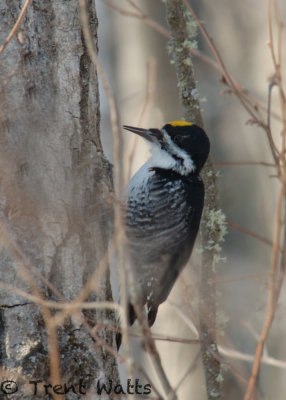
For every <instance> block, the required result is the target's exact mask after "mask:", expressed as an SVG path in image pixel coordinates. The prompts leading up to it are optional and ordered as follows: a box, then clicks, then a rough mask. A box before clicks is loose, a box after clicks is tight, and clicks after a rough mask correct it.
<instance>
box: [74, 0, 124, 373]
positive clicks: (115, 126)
mask: <svg viewBox="0 0 286 400" xmlns="http://www.w3.org/2000/svg"><path fill="white" fill-rule="evenodd" d="M79 5H80V16H81V22H82V30H83V34H84V39H85V43H86V47H87V49H88V53H89V56H90V59H91V61H92V63H93V65H94V66H95V68H96V70H97V72H98V74H99V76H100V78H101V81H102V85H103V88H104V91H105V93H106V96H107V100H108V104H109V110H110V121H111V127H112V134H113V158H114V187H115V193H116V196H118V198H119V199H121V198H122V190H123V182H124V181H123V173H122V170H123V168H122V157H121V152H122V141H121V137H120V129H119V115H118V112H117V107H116V103H115V99H114V96H113V93H112V90H111V87H110V85H109V82H108V80H107V78H106V75H105V73H104V71H103V68H102V66H101V64H100V62H99V60H98V57H97V52H96V50H95V48H94V43H93V38H92V35H91V32H90V28H89V19H88V11H87V5H86V1H85V0H79ZM114 240H115V247H116V249H117V250H118V271H119V277H120V286H121V290H120V300H121V304H122V307H123V308H122V312H121V327H122V338H123V343H124V344H125V351H126V354H127V370H128V373H130V376H131V353H130V345H129V337H128V319H127V306H128V299H127V279H126V274H127V271H126V267H125V251H124V250H125V242H126V239H125V232H124V226H123V218H122V210H121V204H120V200H119V201H118V200H115V202H114ZM127 264H128V263H127Z"/></svg>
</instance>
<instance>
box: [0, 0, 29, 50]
mask: <svg viewBox="0 0 286 400" xmlns="http://www.w3.org/2000/svg"><path fill="white" fill-rule="evenodd" d="M30 2H31V0H26V1H25V4H24V6H23V8H22V10H21V12H20V14H19V17H18V19H17V21H16V23H15V25H14V26H13V28H12V30H11V31H10V33H9V35H8V36H7V39H6V40H5V42H4V43H3V44H2V46H1V47H0V54H1V53H2V52H3V51H4V49H5V48H6V46H7V45H8V43H9V42H10V40H11V39H12V38H13V36H14V35H15V34H16V32H17V30H18V28H19V25H20V23H21V21H22V19H23V17H24V15H25V13H26V11H27V8H28V6H29V4H30Z"/></svg>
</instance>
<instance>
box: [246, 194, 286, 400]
mask: <svg viewBox="0 0 286 400" xmlns="http://www.w3.org/2000/svg"><path fill="white" fill-rule="evenodd" d="M283 196H284V188H283V187H281V189H280V193H279V199H278V205H277V211H276V216H275V232H274V242H273V247H272V261H271V269H270V278H269V298H268V305H267V311H266V315H265V320H264V324H263V327H262V330H261V333H260V336H259V340H258V342H257V345H256V352H255V358H254V363H253V367H252V372H251V377H250V379H249V382H248V386H247V390H246V393H245V396H244V400H251V398H252V396H253V393H254V390H255V385H256V381H257V377H258V373H259V369H260V363H261V358H262V355H263V348H264V343H265V341H266V339H267V336H268V333H269V330H270V328H271V325H272V321H273V319H274V316H275V311H276V304H277V300H278V298H277V296H278V293H277V292H276V279H277V263H278V257H279V239H280V232H281V214H282V205H283Z"/></svg>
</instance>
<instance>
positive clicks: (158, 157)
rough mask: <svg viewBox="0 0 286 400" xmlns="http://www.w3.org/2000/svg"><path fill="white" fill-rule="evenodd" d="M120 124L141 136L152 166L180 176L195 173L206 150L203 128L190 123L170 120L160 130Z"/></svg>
mask: <svg viewBox="0 0 286 400" xmlns="http://www.w3.org/2000/svg"><path fill="white" fill-rule="evenodd" d="M123 127H124V129H127V130H128V131H131V132H134V133H136V134H137V135H139V136H142V137H143V138H144V139H145V140H146V141H147V142H148V143H149V144H150V146H151V152H152V158H151V160H150V164H151V166H152V167H157V168H162V169H170V170H173V171H176V172H178V173H180V174H181V175H189V174H190V173H197V174H198V173H199V172H200V170H201V169H202V167H203V165H204V163H205V161H206V159H207V157H208V154H209V151H210V142H209V139H208V137H207V135H206V133H205V131H204V130H203V129H202V128H200V127H199V126H197V125H195V124H192V123H190V122H185V121H173V122H169V123H168V124H166V125H164V126H163V128H162V129H142V128H134V127H132V126H126V125H124V126H123Z"/></svg>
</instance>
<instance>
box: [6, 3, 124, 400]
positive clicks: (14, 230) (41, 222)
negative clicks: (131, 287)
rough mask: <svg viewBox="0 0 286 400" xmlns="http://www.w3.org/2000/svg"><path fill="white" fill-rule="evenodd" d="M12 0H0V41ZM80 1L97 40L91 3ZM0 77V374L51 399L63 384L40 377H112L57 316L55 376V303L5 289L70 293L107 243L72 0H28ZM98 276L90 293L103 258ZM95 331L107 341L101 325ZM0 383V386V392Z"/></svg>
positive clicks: (97, 144) (49, 295)
mask: <svg viewBox="0 0 286 400" xmlns="http://www.w3.org/2000/svg"><path fill="white" fill-rule="evenodd" d="M23 3H24V2H23V1H20V0H9V1H6V2H5V1H4V2H2V3H1V5H0V25H1V31H0V44H2V43H4V41H5V39H6V37H7V35H8V34H9V32H10V31H11V29H12V27H13V25H14V24H15V22H16V19H17V18H18V15H19V13H20V10H21V8H22V6H23ZM88 11H89V18H90V27H91V30H92V33H93V35H94V37H95V40H96V39H97V37H96V32H97V23H98V22H97V17H96V12H95V8H94V2H93V1H90V0H89V1H88ZM0 76H1V86H0V105H1V106H0V107H1V108H0V140H1V142H0V166H1V173H0V191H1V198H0V199H1V200H0V207H1V209H0V213H1V214H0V231H1V249H0V251H1V254H0V274H1V276H0V280H1V282H4V283H5V285H6V286H4V285H3V284H2V285H1V287H0V305H1V314H0V317H1V321H0V344H1V347H0V364H1V368H2V369H1V372H2V374H0V376H1V375H2V376H1V379H0V380H1V381H3V380H13V381H16V382H17V385H18V391H17V392H15V394H13V399H16V398H21V399H31V398H32V397H33V398H37V396H34V391H35V390H36V389H37V394H38V395H39V398H44V396H43V395H44V393H45V391H48V393H50V394H51V395H52V396H53V397H54V398H56V397H57V393H58V394H60V393H62V390H64V388H56V389H55V388H51V387H48V388H46V389H45V388H44V386H43V385H44V384H46V383H50V378H51V377H52V378H51V383H52V384H53V385H54V384H55V383H57V384H62V385H63V384H64V383H66V384H67V385H70V384H73V385H74V386H75V387H74V388H72V389H70V391H69V392H68V394H67V395H66V397H65V398H68V399H74V398H81V397H82V395H81V394H79V383H80V379H82V380H83V381H82V384H83V385H84V386H85V388H83V387H82V388H81V390H82V391H86V390H87V388H89V387H90V386H91V385H92V384H93V385H95V387H96V382H97V381H98V379H99V378H100V379H101V380H102V381H103V382H104V381H105V380H106V381H108V380H109V379H113V382H116V383H117V380H118V373H117V366H116V361H115V359H114V357H113V356H111V355H110V354H109V353H108V352H107V351H105V350H104V348H101V347H100V346H98V344H96V343H95V341H94V340H93V339H92V338H91V336H90V334H89V333H88V331H87V330H86V329H85V326H84V324H83V323H82V319H77V320H76V319H75V318H72V317H71V316H68V318H66V319H65V322H64V324H63V325H62V326H61V327H58V328H57V330H56V339H57V341H56V342H58V349H59V354H60V357H59V358H60V371H61V382H56V379H57V377H59V375H58V374H57V373H56V372H55V371H52V369H53V366H54V367H55V368H56V364H57V360H55V359H54V357H56V356H57V346H56V342H55V341H53V340H54V339H55V336H53V330H52V327H51V330H48V333H49V334H47V325H49V323H50V322H51V321H52V316H53V315H54V314H55V313H56V311H55V310H53V311H52V312H51V311H50V310H49V309H48V308H47V307H46V306H45V305H43V304H42V305H40V306H39V305H38V304H36V303H37V302H36V303H35V302H34V301H33V298H24V297H23V296H21V295H20V293H19V292H16V291H15V290H13V289H11V286H12V287H14V288H20V289H22V290H24V291H25V292H27V293H30V294H31V295H33V296H37V298H38V299H41V298H42V300H43V299H45V300H53V301H58V300H61V302H62V301H64V300H72V299H74V298H75V297H76V296H77V295H78V293H79V292H80V290H81V289H82V287H83V286H84V285H85V283H86V282H88V280H89V279H90V277H91V275H92V274H93V272H94V271H95V270H97V269H98V268H99V266H100V264H101V265H102V260H104V255H105V254H106V251H107V242H108V237H109V231H110V229H109V225H110V223H109V222H110V221H111V219H112V204H111V201H110V199H111V194H112V178H111V169H110V165H109V163H108V162H107V161H106V159H105V157H104V155H103V151H102V146H101V141H100V135H99V121H100V113H99V91H98V82H97V75H96V72H95V70H94V67H93V65H92V64H91V61H90V58H89V56H88V53H87V50H86V47H85V44H84V39H83V35H82V31H81V26H80V18H79V7H78V2H77V0H70V1H68V2H63V1H61V0H52V1H51V0H41V1H40V2H38V1H32V2H31V3H30V4H29V6H28V9H27V12H26V14H25V16H24V18H23V20H22V22H21V25H20V28H19V30H18V33H17V34H16V36H14V38H13V39H12V40H11V41H10V43H9V44H8V45H7V47H6V48H5V50H4V52H3V53H2V54H1V64H0ZM39 272H40V273H41V274H42V277H41V276H40V275H39ZM43 276H44V277H45V278H46V280H47V281H49V282H50V284H49V283H48V282H47V281H45V279H44V278H43ZM97 283H98V287H97V290H96V293H94V294H93V295H92V299H93V300H97V301H102V300H112V296H111V289H110V283H109V272H108V268H105V269H104V273H103V274H102V275H101V277H100V281H99V282H97ZM7 285H10V289H11V290H9V287H8V286H7ZM57 291H58V292H57ZM90 298H91V296H89V299H90ZM83 300H85V299H84V298H83ZM88 316H89V317H90V318H92V319H94V320H95V319H97V320H98V319H99V318H101V321H102V318H103V317H104V318H105V320H107V319H109V321H112V320H114V315H113V313H112V312H108V313H107V312H106V313H105V312H103V311H101V312H100V314H99V312H98V311H95V310H92V311H90V312H89V314H88ZM97 334H98V335H99V337H100V338H101V340H104V341H105V342H106V343H107V344H109V345H112V341H113V335H112V334H111V333H109V331H107V330H105V329H103V328H101V330H99V331H97ZM53 345H54V346H55V347H53ZM31 380H32V381H36V380H41V381H42V382H40V383H39V384H35V383H34V384H33V383H32V384H31V383H29V381H31ZM5 390H7V388H6V389H5V388H4V386H3V387H1V390H0V398H1V395H2V394H3V393H6V392H5ZM9 390H12V389H9V388H8V392H9ZM75 392H76V393H75ZM45 398H46V397H45ZM60 398H63V396H62V395H61V396H60Z"/></svg>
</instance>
